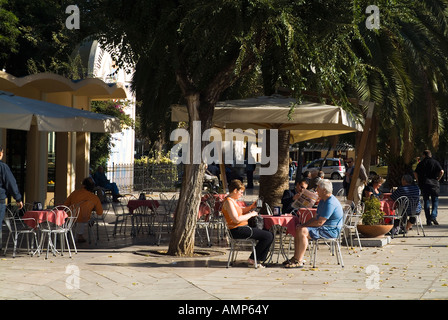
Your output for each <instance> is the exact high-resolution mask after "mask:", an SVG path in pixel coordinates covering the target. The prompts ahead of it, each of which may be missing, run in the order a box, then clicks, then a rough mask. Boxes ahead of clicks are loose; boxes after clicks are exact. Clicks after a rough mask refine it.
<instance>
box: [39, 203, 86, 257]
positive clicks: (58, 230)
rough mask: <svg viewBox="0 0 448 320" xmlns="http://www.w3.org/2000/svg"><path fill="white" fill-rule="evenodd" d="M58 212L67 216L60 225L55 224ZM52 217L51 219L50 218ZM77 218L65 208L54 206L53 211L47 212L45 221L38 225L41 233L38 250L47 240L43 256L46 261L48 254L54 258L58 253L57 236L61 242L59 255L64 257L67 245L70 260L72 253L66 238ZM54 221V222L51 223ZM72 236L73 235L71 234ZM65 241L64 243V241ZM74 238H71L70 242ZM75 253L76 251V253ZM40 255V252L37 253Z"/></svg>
mask: <svg viewBox="0 0 448 320" xmlns="http://www.w3.org/2000/svg"><path fill="white" fill-rule="evenodd" d="M58 211H65V213H66V214H67V216H68V217H67V218H65V220H64V222H63V223H62V225H58V224H57V223H55V222H56V221H57V215H58ZM78 214H79V211H78ZM51 216H53V218H52V217H51ZM77 218H78V216H75V215H73V213H72V211H71V209H70V208H69V207H66V206H56V207H55V208H54V209H53V210H51V211H48V212H47V217H46V219H45V221H43V222H42V223H41V224H40V231H41V234H42V236H41V240H40V248H42V245H43V243H44V242H45V238H48V240H47V253H46V255H45V259H48V252H49V251H50V248H51V251H52V253H53V255H54V256H56V254H57V253H59V251H58V250H57V248H56V247H57V236H58V235H59V237H60V240H61V255H64V249H65V248H64V245H65V244H67V249H68V253H69V256H70V258H71V257H72V253H71V250H70V242H69V238H68V234H69V233H70V230H71V229H72V228H73V225H74V223H75V222H76V219H77ZM51 221H54V222H51ZM71 235H73V234H71ZM52 236H54V240H52ZM64 240H65V241H64ZM73 240H74V238H73V237H72V241H73ZM76 252H77V251H76ZM39 255H40V252H39Z"/></svg>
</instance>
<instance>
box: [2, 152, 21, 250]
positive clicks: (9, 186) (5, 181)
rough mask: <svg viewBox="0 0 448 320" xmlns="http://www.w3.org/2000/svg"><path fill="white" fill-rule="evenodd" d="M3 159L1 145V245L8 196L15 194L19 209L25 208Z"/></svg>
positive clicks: (14, 180) (12, 176)
mask: <svg viewBox="0 0 448 320" xmlns="http://www.w3.org/2000/svg"><path fill="white" fill-rule="evenodd" d="M2 159H3V147H2V146H0V247H1V246H2V223H3V220H4V219H5V213H6V198H7V196H8V195H11V196H13V197H14V199H15V200H16V202H17V205H18V206H19V209H22V208H23V202H22V196H21V194H20V192H19V188H18V187H17V182H16V179H15V178H14V175H13V174H12V172H11V169H10V168H9V167H8V165H7V164H6V163H4V162H2V161H1V160H2Z"/></svg>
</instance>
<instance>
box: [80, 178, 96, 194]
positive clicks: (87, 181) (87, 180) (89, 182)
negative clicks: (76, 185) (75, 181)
mask: <svg viewBox="0 0 448 320" xmlns="http://www.w3.org/2000/svg"><path fill="white" fill-rule="evenodd" d="M82 185H83V186H84V188H86V189H87V190H88V191H90V192H93V189H94V188H95V183H94V182H93V180H92V178H90V177H88V178H85V179H84V180H82Z"/></svg>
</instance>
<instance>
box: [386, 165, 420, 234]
mask: <svg viewBox="0 0 448 320" xmlns="http://www.w3.org/2000/svg"><path fill="white" fill-rule="evenodd" d="M401 196H406V197H408V199H409V206H408V208H407V210H406V215H409V214H410V213H411V210H412V209H413V208H412V205H414V206H415V205H416V208H415V213H416V214H420V212H421V211H422V205H421V203H420V201H419V199H420V188H419V187H418V186H417V185H415V184H414V178H413V177H412V176H411V175H409V174H405V175H404V176H403V177H402V178H401V186H399V187H398V188H397V190H395V191H394V192H393V193H392V195H391V196H390V198H391V199H392V200H394V201H395V200H397V199H398V198H400V197H401ZM415 220H416V219H415V217H410V218H409V220H408V221H407V223H406V231H408V230H409V229H410V228H411V227H412V225H413V224H415ZM399 224H400V221H399V220H395V223H394V228H393V229H392V230H391V233H392V234H397V233H398V231H399V230H398V226H399Z"/></svg>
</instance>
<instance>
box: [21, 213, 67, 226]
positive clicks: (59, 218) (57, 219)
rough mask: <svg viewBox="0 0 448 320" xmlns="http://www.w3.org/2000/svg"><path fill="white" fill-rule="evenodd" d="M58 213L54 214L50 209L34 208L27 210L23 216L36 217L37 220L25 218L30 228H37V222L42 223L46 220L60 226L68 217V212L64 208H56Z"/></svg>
mask: <svg viewBox="0 0 448 320" xmlns="http://www.w3.org/2000/svg"><path fill="white" fill-rule="evenodd" d="M54 212H55V213H56V215H55V214H53V213H51V211H49V210H39V211H38V210H32V211H27V212H25V214H24V215H23V218H24V219H26V218H34V219H35V220H24V222H25V223H26V224H27V225H28V226H29V227H30V228H33V229H34V228H36V227H37V225H36V223H42V222H44V221H50V222H51V223H54V224H56V225H58V226H61V225H63V224H64V222H65V219H66V218H67V217H68V215H67V213H66V212H65V211H64V210H56V211H54Z"/></svg>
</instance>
